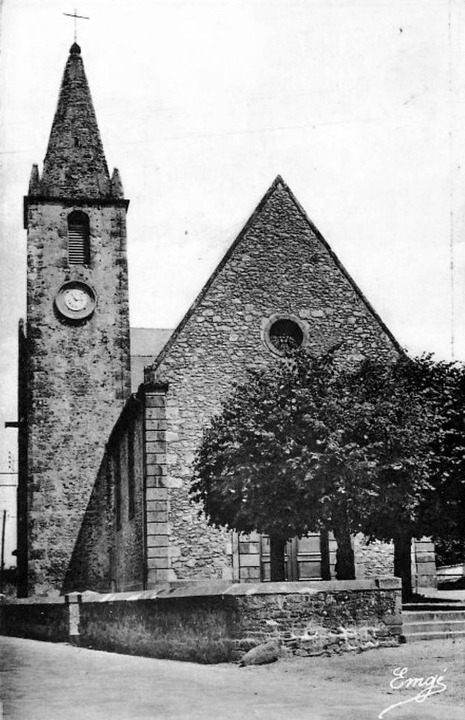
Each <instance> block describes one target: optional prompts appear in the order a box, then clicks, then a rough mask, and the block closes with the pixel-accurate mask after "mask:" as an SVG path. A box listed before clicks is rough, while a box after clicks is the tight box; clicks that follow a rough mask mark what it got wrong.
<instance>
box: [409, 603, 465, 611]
mask: <svg viewBox="0 0 465 720" xmlns="http://www.w3.org/2000/svg"><path fill="white" fill-rule="evenodd" d="M437 610H441V611H442V610H463V611H464V612H465V605H464V604H463V603H461V602H459V601H457V602H456V603H455V602H453V601H452V602H444V603H439V602H435V603H427V602H424V603H403V605H402V612H424V611H428V612H429V611H437Z"/></svg>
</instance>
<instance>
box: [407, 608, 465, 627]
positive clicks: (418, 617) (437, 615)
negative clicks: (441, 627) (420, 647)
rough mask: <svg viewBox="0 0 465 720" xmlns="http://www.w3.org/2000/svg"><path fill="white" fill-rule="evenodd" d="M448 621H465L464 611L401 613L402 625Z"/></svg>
mask: <svg viewBox="0 0 465 720" xmlns="http://www.w3.org/2000/svg"><path fill="white" fill-rule="evenodd" d="M450 620H464V621H465V610H424V611H421V612H411V611H404V610H403V611H402V621H403V622H404V624H405V623H418V622H449V621H450Z"/></svg>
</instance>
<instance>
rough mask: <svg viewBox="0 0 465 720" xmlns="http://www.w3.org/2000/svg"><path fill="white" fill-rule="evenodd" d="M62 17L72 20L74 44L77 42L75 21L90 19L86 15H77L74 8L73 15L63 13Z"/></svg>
mask: <svg viewBox="0 0 465 720" xmlns="http://www.w3.org/2000/svg"><path fill="white" fill-rule="evenodd" d="M63 15H66V16H67V17H72V18H74V42H76V41H77V21H78V19H79V20H90V18H88V17H87V15H78V14H77V12H76V8H74V13H63Z"/></svg>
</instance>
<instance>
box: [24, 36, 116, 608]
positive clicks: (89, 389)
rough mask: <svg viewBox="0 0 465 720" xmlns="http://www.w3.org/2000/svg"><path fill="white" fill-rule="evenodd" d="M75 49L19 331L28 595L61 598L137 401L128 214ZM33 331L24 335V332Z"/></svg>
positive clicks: (30, 202)
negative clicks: (114, 432)
mask: <svg viewBox="0 0 465 720" xmlns="http://www.w3.org/2000/svg"><path fill="white" fill-rule="evenodd" d="M128 204H129V202H128V200H125V199H124V194H123V188H122V184H121V180H120V177H119V173H118V171H117V170H116V169H115V170H114V171H113V174H112V176H111V177H110V175H109V172H108V167H107V163H106V160H105V155H104V152H103V147H102V142H101V139H100V133H99V129H98V126H97V120H96V116H95V111H94V107H93V104H92V99H91V95H90V91H89V86H88V83H87V79H86V75H85V72H84V66H83V61H82V57H81V49H80V47H79V45H77V44H76V43H74V44H73V46H72V47H71V49H70V54H69V58H68V61H67V63H66V67H65V71H64V75H63V80H62V84H61V89H60V95H59V100H58V106H57V110H56V113H55V118H54V120H53V125H52V130H51V133H50V139H49V143H48V148H47V153H46V156H45V160H44V167H43V172H42V174H41V175H40V174H39V170H38V167H37V165H34V166H33V168H32V173H31V179H30V185H29V192H28V194H27V196H26V197H25V198H24V225H25V228H26V229H27V318H26V323H25V326H20V382H19V416H20V417H19V427H20V431H19V446H20V456H21V457H20V469H19V490H18V570H19V575H20V588H19V592H20V595H22V596H25V595H31V594H33V593H36V594H45V593H47V594H50V593H57V592H60V591H61V590H62V587H63V582H64V579H65V576H66V570H67V567H68V564H69V561H70V558H71V556H72V553H73V548H74V546H75V543H76V540H77V538H78V536H79V531H80V527H81V524H82V520H83V517H84V514H85V512H86V508H87V505H88V502H89V499H90V496H91V493H92V488H93V485H94V482H95V478H96V475H97V472H98V470H99V466H100V463H101V460H102V456H103V453H104V449H105V443H106V441H107V439H108V437H109V434H110V431H111V429H112V427H113V425H114V423H115V421H116V419H117V417H118V415H119V413H120V411H121V408H122V406H123V404H124V402H125V400H126V398H127V397H128V396H129V394H130V349H129V307H128V280H127V259H126V212H127V208H128ZM23 327H24V330H23V329H22V328H23Z"/></svg>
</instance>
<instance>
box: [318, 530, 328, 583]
mask: <svg viewBox="0 0 465 720" xmlns="http://www.w3.org/2000/svg"><path fill="white" fill-rule="evenodd" d="M320 553H321V579H322V580H331V565H330V558H329V537H328V531H327V530H326V529H324V530H322V531H321V532H320Z"/></svg>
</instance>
